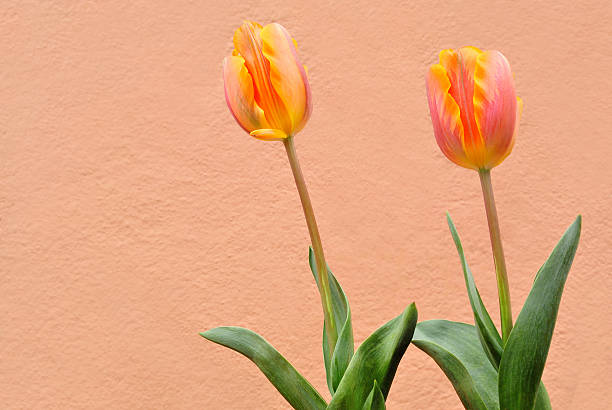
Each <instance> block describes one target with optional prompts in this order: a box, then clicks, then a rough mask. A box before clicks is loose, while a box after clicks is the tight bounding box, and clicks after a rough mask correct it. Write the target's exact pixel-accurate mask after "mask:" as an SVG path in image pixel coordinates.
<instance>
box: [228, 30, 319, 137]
mask: <svg viewBox="0 0 612 410" xmlns="http://www.w3.org/2000/svg"><path fill="white" fill-rule="evenodd" d="M223 78H224V83H225V99H226V101H227V105H228V107H229V109H230V111H231V112H232V114H233V116H234V118H235V119H236V121H237V122H238V124H240V126H241V127H242V128H243V129H244V130H245V131H247V132H248V133H249V134H251V135H252V136H253V137H255V138H259V139H262V140H267V141H279V140H283V139H285V138H287V137H288V136H292V135H294V134H296V133H297V132H299V131H300V130H301V129H302V128H303V127H304V125H306V122H307V121H308V118H309V117H310V112H311V111H312V102H311V96H310V86H309V84H308V78H307V75H306V69H305V68H304V66H303V65H302V63H301V62H300V59H299V57H298V54H297V51H296V43H295V41H294V40H293V39H292V38H291V36H290V35H289V33H288V32H287V30H286V29H285V28H284V27H283V26H281V25H280V24H278V23H272V24H268V25H266V26H265V27H262V26H261V25H259V24H257V23H254V22H251V21H247V22H245V23H244V24H243V25H242V26H240V27H239V28H238V29H237V30H236V32H235V33H234V51H233V52H232V55H231V56H229V57H226V58H225V60H224V62H223Z"/></svg>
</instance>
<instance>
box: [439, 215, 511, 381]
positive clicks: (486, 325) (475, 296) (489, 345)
mask: <svg viewBox="0 0 612 410" xmlns="http://www.w3.org/2000/svg"><path fill="white" fill-rule="evenodd" d="M446 220H447V222H448V227H449V228H450V231H451V235H452V236H453V241H454V242H455V246H456V247H457V252H458V253H459V259H460V260H461V267H462V268H463V276H464V278H465V286H466V287H467V291H468V296H469V298H470V305H471V306H472V312H474V322H475V323H476V330H477V331H478V339H480V342H481V344H482V348H483V349H484V351H485V353H486V354H487V358H488V359H489V361H490V362H491V364H492V365H493V366H494V367H495V368H496V369H497V368H498V367H499V361H500V360H501V356H502V351H503V345H502V339H501V337H500V335H499V332H498V331H497V328H496V327H495V324H494V323H493V321H492V320H491V316H489V312H487V308H486V307H485V305H484V303H482V299H481V298H480V293H479V292H478V288H477V287H476V283H475V282H474V277H473V276H472V272H471V270H470V267H469V266H468V264H467V262H466V260H465V255H464V253H463V246H462V245H461V239H460V238H459V234H458V233H457V229H456V228H455V224H454V223H453V220H452V219H451V217H450V215H449V214H448V213H447V214H446Z"/></svg>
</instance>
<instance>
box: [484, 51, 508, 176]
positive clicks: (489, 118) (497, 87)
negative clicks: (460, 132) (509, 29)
mask: <svg viewBox="0 0 612 410" xmlns="http://www.w3.org/2000/svg"><path fill="white" fill-rule="evenodd" d="M473 101H474V117H475V119H476V123H477V125H478V129H479V132H480V134H481V135H482V137H483V138H484V140H485V145H486V147H487V158H486V161H485V162H486V164H485V166H486V167H487V168H491V167H493V166H495V165H497V164H499V163H500V162H501V161H502V160H503V158H505V157H506V156H507V155H508V154H509V153H510V150H511V149H512V145H513V137H514V135H515V132H514V131H515V126H516V123H517V113H518V112H519V111H518V110H517V99H516V93H515V91H514V80H513V79H512V72H511V70H510V64H509V63H508V60H506V58H505V57H504V56H503V54H502V53H500V52H499V51H486V52H484V53H482V54H480V55H479V56H478V58H477V60H476V67H475V70H474V97H473Z"/></svg>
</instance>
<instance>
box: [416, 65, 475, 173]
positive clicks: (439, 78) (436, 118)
mask: <svg viewBox="0 0 612 410" xmlns="http://www.w3.org/2000/svg"><path fill="white" fill-rule="evenodd" d="M426 84H427V99H428V101H429V112H430V114H431V121H432V123H433V128H434V135H435V136H436V141H437V142H438V146H439V147H440V149H441V150H442V152H443V153H444V155H446V157H447V158H448V159H450V160H451V161H453V162H454V163H456V164H458V165H461V166H462V167H466V168H474V167H473V166H472V165H470V164H469V163H468V162H467V158H466V156H465V153H464V151H463V143H462V140H463V132H464V130H463V124H462V123H461V115H460V110H459V105H458V104H457V102H456V101H455V99H454V98H453V96H452V95H450V93H449V89H450V88H451V83H450V80H449V78H448V76H447V73H446V70H445V69H444V67H442V65H440V64H434V65H433V66H431V68H430V69H429V72H428V73H427V79H426Z"/></svg>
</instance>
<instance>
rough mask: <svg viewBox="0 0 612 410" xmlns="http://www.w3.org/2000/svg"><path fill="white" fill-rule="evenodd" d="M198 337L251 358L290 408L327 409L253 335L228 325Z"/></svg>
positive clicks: (285, 363) (284, 362)
mask: <svg viewBox="0 0 612 410" xmlns="http://www.w3.org/2000/svg"><path fill="white" fill-rule="evenodd" d="M200 335H201V336H203V337H204V338H206V339H208V340H210V341H212V342H215V343H218V344H220V345H223V346H225V347H229V348H230V349H232V350H235V351H237V352H238V353H241V354H243V355H244V356H246V357H248V358H249V359H251V360H252V361H253V363H255V364H256V365H257V367H259V369H260V370H261V371H262V372H263V374H265V375H266V377H267V378H268V380H270V382H271V383H272V384H273V385H274V387H276V389H277V390H278V391H279V393H280V394H282V395H283V397H284V398H285V399H287V401H288V402H289V404H291V406H293V408H294V409H297V410H319V409H325V408H326V407H327V403H326V402H325V400H323V398H322V397H321V395H319V393H318V392H317V391H316V390H315V388H314V387H312V385H311V384H310V383H308V381H307V380H306V379H304V377H303V376H302V375H301V374H300V373H298V371H297V370H295V368H294V367H293V366H292V365H291V364H290V363H289V362H288V361H287V359H285V358H284V357H283V356H282V355H281V354H280V353H279V352H277V351H276V349H274V348H273V347H272V346H271V345H270V343H268V342H267V341H266V340H265V339H264V338H263V337H261V336H259V335H258V334H257V333H255V332H252V331H251V330H248V329H245V328H242V327H230V326H228V327H217V328H214V329H211V330H208V331H206V332H203V333H200Z"/></svg>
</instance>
